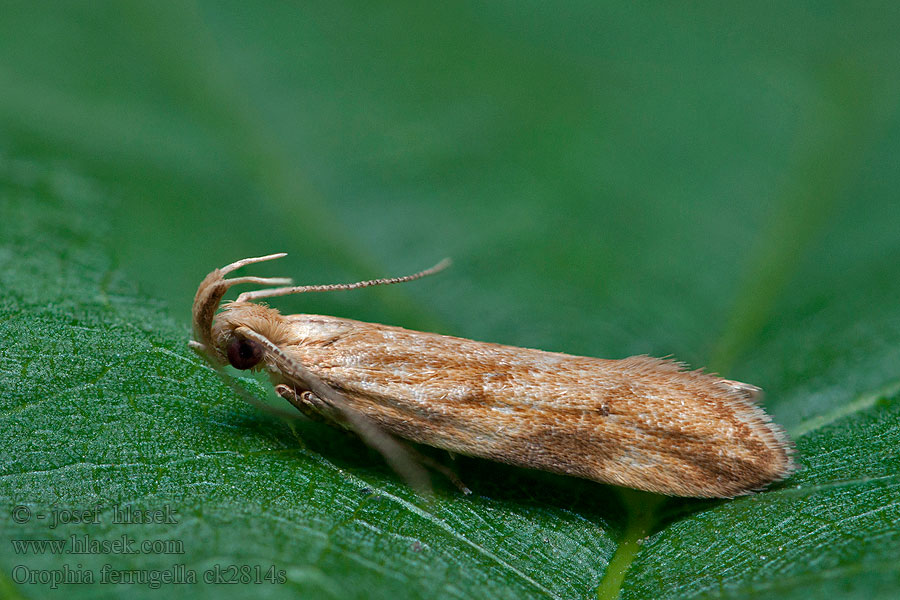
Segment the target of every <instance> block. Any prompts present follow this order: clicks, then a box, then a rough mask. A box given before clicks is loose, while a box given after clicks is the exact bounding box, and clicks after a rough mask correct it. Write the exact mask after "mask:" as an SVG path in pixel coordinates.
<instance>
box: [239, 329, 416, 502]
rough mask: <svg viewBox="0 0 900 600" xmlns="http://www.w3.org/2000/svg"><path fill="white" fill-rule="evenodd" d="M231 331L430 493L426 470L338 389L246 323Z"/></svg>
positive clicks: (414, 485) (408, 480)
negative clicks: (256, 347)
mask: <svg viewBox="0 0 900 600" xmlns="http://www.w3.org/2000/svg"><path fill="white" fill-rule="evenodd" d="M234 333H235V334H237V335H240V336H243V337H245V338H251V339H253V340H254V341H256V342H258V343H260V344H262V346H263V347H264V348H265V349H266V350H268V351H269V352H270V353H271V355H272V356H274V357H275V358H276V360H277V361H278V362H279V370H281V372H282V373H283V374H284V375H286V376H288V377H291V378H293V379H294V380H296V381H298V382H300V383H302V384H303V386H304V387H306V389H308V390H309V391H311V392H312V393H313V394H315V395H316V396H318V397H319V398H321V399H322V400H325V401H327V402H328V403H329V404H331V406H333V407H334V408H335V410H337V411H338V412H340V413H341V416H342V417H343V418H344V419H345V420H346V421H347V423H348V424H349V425H350V427H351V428H352V429H353V431H354V432H355V433H356V434H357V435H358V436H359V437H360V439H361V440H362V441H363V442H365V443H366V445H368V446H369V447H371V448H374V449H375V450H377V451H378V452H379V453H380V454H381V455H382V456H383V457H384V459H385V460H386V461H387V463H388V465H390V467H391V468H392V469H393V470H394V471H396V472H397V473H398V474H399V475H400V476H401V477H402V478H403V479H404V480H405V481H406V482H407V483H408V484H409V485H410V487H412V488H413V489H414V490H416V491H417V492H418V493H419V494H421V495H423V496H431V494H432V491H431V483H430V479H429V477H428V471H426V470H425V468H423V467H422V465H420V464H419V463H417V462H416V461H415V460H413V458H412V456H411V455H410V452H409V450H408V449H407V448H405V447H404V446H403V445H402V444H401V443H400V442H398V441H397V440H396V439H394V437H393V436H392V435H390V434H389V433H387V432H386V431H384V430H383V429H382V428H381V427H379V426H378V424H377V423H375V422H374V421H373V420H372V419H370V418H368V417H367V416H365V415H364V414H362V413H360V412H359V411H357V410H354V409H353V408H351V407H350V403H349V401H348V400H347V399H346V398H345V397H344V395H343V394H342V393H340V392H339V391H337V390H335V389H334V388H333V387H331V386H330V385H328V384H327V383H325V382H324V381H322V380H321V379H320V378H319V377H318V376H317V375H315V374H314V373H313V372H312V371H310V370H309V369H307V368H306V367H304V366H303V365H302V364H300V363H299V362H297V361H295V360H294V359H292V358H291V357H289V356H288V355H287V354H285V353H284V351H282V350H281V348H279V347H278V346H277V345H275V344H274V343H273V342H272V341H271V340H269V338H267V337H266V336H264V335H261V334H259V333H257V332H256V331H253V330H252V329H250V328H248V327H243V326H241V327H237V328H235V330H234Z"/></svg>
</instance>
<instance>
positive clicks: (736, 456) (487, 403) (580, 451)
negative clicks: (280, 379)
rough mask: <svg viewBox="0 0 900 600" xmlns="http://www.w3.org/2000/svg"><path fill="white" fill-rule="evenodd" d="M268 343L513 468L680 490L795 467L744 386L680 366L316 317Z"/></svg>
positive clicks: (709, 489)
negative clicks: (577, 353)
mask: <svg viewBox="0 0 900 600" xmlns="http://www.w3.org/2000/svg"><path fill="white" fill-rule="evenodd" d="M283 319H285V320H286V321H287V323H288V324H289V327H284V328H280V332H279V333H278V334H277V335H280V336H282V338H283V339H281V340H279V341H278V342H277V343H279V345H281V346H282V348H283V349H284V350H285V351H286V352H287V354H288V355H289V356H291V357H292V358H293V359H295V360H298V361H300V362H301V363H302V364H303V365H305V366H306V367H307V368H308V369H310V370H311V371H313V372H314V373H315V374H316V375H318V376H319V377H321V378H322V379H323V380H325V381H326V382H327V383H329V384H330V385H331V386H333V387H334V388H336V389H338V390H340V391H342V392H343V393H344V394H345V395H346V396H347V398H348V399H349V400H350V402H351V406H352V408H354V409H356V410H358V411H360V412H362V413H364V414H366V415H367V416H369V417H370V418H372V419H373V420H375V421H376V422H377V423H379V424H380V425H381V426H382V427H384V428H385V429H387V430H388V431H390V432H392V433H394V434H396V435H398V436H401V437H404V438H407V439H410V440H413V441H416V442H420V443H424V444H428V445H431V446H436V447H439V448H445V449H447V450H452V451H455V452H459V453H462V454H467V455H471V456H479V457H484V458H489V459H493V460H497V461H501V462H506V463H510V464H515V465H520V466H525V467H532V468H539V469H545V470H549V471H555V472H559V473H565V474H570V475H576V476H580V477H585V478H588V479H593V480H597V481H602V482H609V483H615V484H619V485H624V486H628V487H634V488H639V489H645V490H650V491H656V492H661V493H666V494H674V495H687V496H734V495H737V494H741V493H747V492H748V491H752V490H755V489H759V488H761V487H763V486H765V485H766V484H767V483H770V482H772V481H774V480H777V479H780V478H782V477H784V476H786V475H787V474H789V473H790V472H791V471H792V470H793V464H792V461H791V458H790V452H791V450H790V442H789V440H788V439H787V437H786V436H785V434H784V433H783V432H782V430H781V429H780V428H779V427H777V426H776V425H774V424H773V423H771V421H770V419H769V417H768V416H767V415H766V414H765V412H763V410H762V409H761V408H759V407H758V406H756V405H755V404H754V403H753V401H752V399H751V394H750V393H749V392H748V390H746V389H742V388H740V387H738V386H735V385H733V384H731V385H729V384H728V383H723V382H722V380H721V379H719V378H717V377H715V376H712V375H708V374H704V373H701V372H699V371H684V370H682V367H681V365H680V364H679V363H676V362H673V361H664V360H659V359H654V358H649V357H645V356H636V357H631V358H628V359H624V360H603V359H597V358H588V357H580V356H571V355H567V354H559V353H551V352H543V351H540V350H531V349H525V348H516V347H511V346H502V345H499V344H489V343H482V342H474V341H472V340H466V339H461V338H455V337H449V336H441V335H437V334H431V333H422V332H416V331H409V330H405V329H402V328H399V327H390V326H385V325H377V324H371V323H361V322H358V321H351V320H347V319H339V318H335V317H328V316H318V315H292V316H286V317H283Z"/></svg>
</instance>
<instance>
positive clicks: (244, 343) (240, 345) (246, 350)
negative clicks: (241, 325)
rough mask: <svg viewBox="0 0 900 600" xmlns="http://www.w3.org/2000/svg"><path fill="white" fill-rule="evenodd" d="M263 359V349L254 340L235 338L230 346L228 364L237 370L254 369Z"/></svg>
mask: <svg viewBox="0 0 900 600" xmlns="http://www.w3.org/2000/svg"><path fill="white" fill-rule="evenodd" d="M262 357H263V347H262V345H260V344H259V343H257V342H254V341H253V340H247V339H243V338H234V339H233V340H231V343H230V344H228V362H230V363H231V366H232V367H234V368H235V369H240V370H242V371H244V370H246V369H252V368H253V367H255V366H256V365H257V364H259V361H261V360H262Z"/></svg>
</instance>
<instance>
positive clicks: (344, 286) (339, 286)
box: [237, 258, 452, 302]
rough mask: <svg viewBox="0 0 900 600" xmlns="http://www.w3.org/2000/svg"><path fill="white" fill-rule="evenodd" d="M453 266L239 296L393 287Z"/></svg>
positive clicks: (441, 264)
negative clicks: (379, 286) (366, 279)
mask: <svg viewBox="0 0 900 600" xmlns="http://www.w3.org/2000/svg"><path fill="white" fill-rule="evenodd" d="M451 264H452V261H451V260H450V259H449V258H445V259H444V260H442V261H441V262H439V263H438V264H436V265H434V266H433V267H430V268H428V269H425V270H424V271H419V272H418V273H413V274H412V275H405V276H403V277H385V278H382V279H370V280H368V281H357V282H356V283H332V284H327V285H298V286H295V287H280V288H274V289H269V290H256V291H253V292H244V293H242V294H241V295H240V296H238V298H237V301H238V302H249V301H251V300H258V299H260V298H275V297H277V296H287V295H290V294H303V293H305V292H334V291H338V290H355V289H359V288H364V287H371V286H373V285H391V284H394V283H404V282H407V281H413V280H415V279H421V278H422V277H427V276H428V275H434V274H435V273H439V272H440V271H443V270H444V269H446V268H447V267H449V266H450V265H451Z"/></svg>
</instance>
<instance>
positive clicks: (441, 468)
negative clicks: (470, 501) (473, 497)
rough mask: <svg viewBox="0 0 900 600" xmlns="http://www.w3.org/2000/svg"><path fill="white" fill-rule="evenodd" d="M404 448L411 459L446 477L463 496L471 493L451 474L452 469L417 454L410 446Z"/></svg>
mask: <svg viewBox="0 0 900 600" xmlns="http://www.w3.org/2000/svg"><path fill="white" fill-rule="evenodd" d="M404 446H405V447H406V450H407V452H409V453H410V455H412V457H413V458H415V459H416V460H417V461H419V462H420V463H422V464H423V465H425V466H427V467H431V468H432V469H434V470H435V471H437V472H438V473H440V474H441V475H443V476H444V477H446V478H447V480H448V481H450V483H452V484H453V485H455V486H456V488H457V489H458V490H459V491H461V492H462V493H463V494H465V495H467V496H468V495H469V494H471V493H472V490H470V489H469V486H467V485H466V484H465V483H463V481H462V479H460V478H459V476H458V475H457V474H456V473H454V472H453V469H451V468H450V467H448V466H447V465H443V464H441V463H439V462H438V461H436V460H434V459H433V458H431V457H430V456H425V455H424V454H422V453H421V452H419V451H418V450H416V449H415V448H414V447H413V446H411V445H409V444H404Z"/></svg>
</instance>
